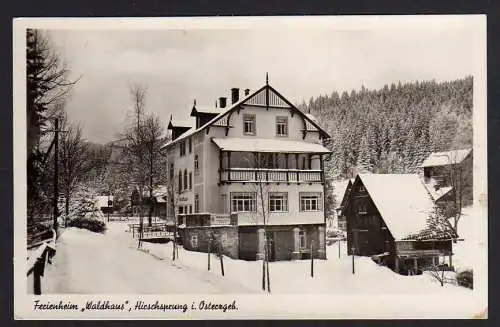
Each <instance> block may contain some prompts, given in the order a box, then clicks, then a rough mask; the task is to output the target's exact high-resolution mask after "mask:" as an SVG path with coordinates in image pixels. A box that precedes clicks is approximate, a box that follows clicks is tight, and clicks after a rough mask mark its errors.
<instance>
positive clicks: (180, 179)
mask: <svg viewBox="0 0 500 327" xmlns="http://www.w3.org/2000/svg"><path fill="white" fill-rule="evenodd" d="M177 187H178V189H179V193H181V191H182V171H181V170H179V185H177Z"/></svg>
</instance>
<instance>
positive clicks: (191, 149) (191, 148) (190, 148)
mask: <svg viewBox="0 0 500 327" xmlns="http://www.w3.org/2000/svg"><path fill="white" fill-rule="evenodd" d="M188 144H189V153H192V152H193V142H192V140H191V138H189V139H188Z"/></svg>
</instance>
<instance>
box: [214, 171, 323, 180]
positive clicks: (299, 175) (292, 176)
mask: <svg viewBox="0 0 500 327" xmlns="http://www.w3.org/2000/svg"><path fill="white" fill-rule="evenodd" d="M220 182H223V183H227V182H278V183H281V182H283V183H321V182H323V172H322V170H320V169H318V170H316V169H307V170H301V169H255V168H230V169H222V170H221V171H220Z"/></svg>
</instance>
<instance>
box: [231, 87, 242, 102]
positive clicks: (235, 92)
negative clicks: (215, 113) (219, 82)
mask: <svg viewBox="0 0 500 327" xmlns="http://www.w3.org/2000/svg"><path fill="white" fill-rule="evenodd" d="M239 99H240V89H239V88H237V87H233V88H232V89H231V104H235V103H236V102H238V100H239Z"/></svg>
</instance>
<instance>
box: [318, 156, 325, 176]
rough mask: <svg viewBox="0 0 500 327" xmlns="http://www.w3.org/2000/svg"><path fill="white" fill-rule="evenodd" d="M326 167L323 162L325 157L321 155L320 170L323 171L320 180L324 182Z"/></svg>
mask: <svg viewBox="0 0 500 327" xmlns="http://www.w3.org/2000/svg"><path fill="white" fill-rule="evenodd" d="M324 165H325V163H324V162H323V155H322V154H320V155H319V168H320V170H321V172H320V179H321V181H322V182H324V181H325V174H324V169H325V166H324Z"/></svg>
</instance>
